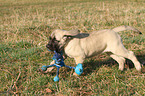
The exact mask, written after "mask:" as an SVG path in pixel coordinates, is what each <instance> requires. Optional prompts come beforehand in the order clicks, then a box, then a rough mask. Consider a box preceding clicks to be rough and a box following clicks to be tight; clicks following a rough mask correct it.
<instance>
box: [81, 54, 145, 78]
mask: <svg viewBox="0 0 145 96" xmlns="http://www.w3.org/2000/svg"><path fill="white" fill-rule="evenodd" d="M136 57H137V59H138V60H139V62H140V63H141V64H144V65H142V66H143V69H142V72H143V73H145V68H144V67H145V54H144V55H137V56H136ZM83 65H84V66H83V68H84V72H83V75H87V74H90V73H92V72H93V71H98V70H99V68H101V67H102V66H107V67H110V68H112V66H113V65H115V66H117V68H118V67H119V64H118V63H117V62H116V61H115V60H114V59H112V58H111V57H110V58H108V57H107V58H106V59H104V60H95V59H91V60H88V61H86V62H85V63H84V64H83ZM132 68H135V67H134V64H133V63H132V61H131V60H129V59H126V62H125V68H124V71H126V70H127V69H132Z"/></svg>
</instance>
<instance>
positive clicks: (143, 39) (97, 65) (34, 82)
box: [0, 0, 145, 96]
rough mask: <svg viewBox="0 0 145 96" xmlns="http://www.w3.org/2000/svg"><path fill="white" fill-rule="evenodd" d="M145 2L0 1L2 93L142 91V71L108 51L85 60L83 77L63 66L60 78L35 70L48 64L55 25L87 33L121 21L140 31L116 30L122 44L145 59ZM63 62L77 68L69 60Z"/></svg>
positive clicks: (140, 95) (144, 81)
mask: <svg viewBox="0 0 145 96" xmlns="http://www.w3.org/2000/svg"><path fill="white" fill-rule="evenodd" d="M144 6H145V2H144V0H126V1H125V2H124V1H122V0H55V1H54V0H35V1H34V0H0V30H1V31H0V36H1V37H0V42H1V43H0V71H1V73H0V95H4V96H5V95H64V96H65V95H66V96H67V95H73V96H77V95H95V96H96V95H107V96H108V95H111V96H112V95H117V96H119V95H122V96H128V95H134V96H136V95H138V96H143V95H145V87H144V84H145V74H144V73H139V72H137V71H136V70H135V68H134V67H133V68H128V67H132V66H131V65H132V62H130V61H129V60H127V61H126V68H125V71H123V72H120V71H119V70H118V64H117V63H116V62H115V61H113V60H112V59H111V58H109V57H108V56H107V55H106V54H101V55H98V56H96V57H93V58H90V59H87V60H86V61H85V62H84V73H83V74H82V76H79V77H75V76H73V75H72V74H73V70H70V69H67V68H61V70H60V76H59V77H60V81H59V82H57V83H55V82H53V78H54V76H55V75H56V74H55V72H56V69H55V70H53V71H52V72H50V73H44V74H42V73H40V72H39V71H37V70H38V69H39V68H41V66H43V65H49V63H50V62H51V57H52V54H51V53H49V52H48V51H47V50H46V48H45V45H46V44H47V42H48V36H49V35H50V33H51V32H52V31H53V30H54V29H65V30H71V29H79V30H81V32H91V31H96V30H101V29H105V28H114V27H117V26H120V25H129V26H134V27H136V28H137V29H139V30H140V31H141V32H142V33H143V35H138V34H136V33H134V32H132V31H125V32H120V33H119V34H120V35H121V37H122V41H123V44H124V45H125V47H126V48H127V49H129V50H132V51H133V52H134V53H135V54H136V56H137V58H138V60H139V61H140V62H141V63H142V62H144V61H145V59H144V57H145V32H144V30H145V28H144V25H145V18H144V17H145V8H144ZM65 63H66V64H67V65H71V66H75V62H74V60H73V59H70V58H68V59H67V60H66V61H65Z"/></svg>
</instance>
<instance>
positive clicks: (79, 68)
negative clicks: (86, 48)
mask: <svg viewBox="0 0 145 96" xmlns="http://www.w3.org/2000/svg"><path fill="white" fill-rule="evenodd" d="M74 59H75V62H76V64H77V66H76V68H75V72H74V73H73V75H75V76H78V75H81V74H82V73H83V65H82V63H83V62H84V58H82V57H75V58H74Z"/></svg>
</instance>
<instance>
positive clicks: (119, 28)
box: [112, 25, 142, 34]
mask: <svg viewBox="0 0 145 96" xmlns="http://www.w3.org/2000/svg"><path fill="white" fill-rule="evenodd" d="M112 30H113V31H115V32H120V31H125V30H132V31H135V32H137V33H139V34H142V33H141V32H140V31H139V30H138V29H136V28H134V27H131V26H126V25H123V26H119V27H116V28H114V29H112Z"/></svg>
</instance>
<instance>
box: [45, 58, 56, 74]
mask: <svg viewBox="0 0 145 96" xmlns="http://www.w3.org/2000/svg"><path fill="white" fill-rule="evenodd" d="M54 63H55V61H54V60H53V61H52V62H51V63H50V65H52V64H54ZM53 69H54V67H49V68H47V72H51V71H52V70H53Z"/></svg>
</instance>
